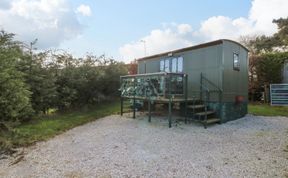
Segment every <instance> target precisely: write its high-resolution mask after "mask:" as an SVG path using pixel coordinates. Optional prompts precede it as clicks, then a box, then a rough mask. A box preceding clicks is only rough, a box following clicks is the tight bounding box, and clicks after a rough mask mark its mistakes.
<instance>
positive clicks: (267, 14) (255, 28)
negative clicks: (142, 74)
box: [119, 0, 288, 61]
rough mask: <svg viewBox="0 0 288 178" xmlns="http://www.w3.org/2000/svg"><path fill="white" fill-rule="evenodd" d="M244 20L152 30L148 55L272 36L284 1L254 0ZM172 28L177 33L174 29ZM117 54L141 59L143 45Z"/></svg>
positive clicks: (135, 44) (213, 19)
mask: <svg viewBox="0 0 288 178" xmlns="http://www.w3.org/2000/svg"><path fill="white" fill-rule="evenodd" d="M251 5H252V6H251V9H250V12H249V14H247V17H239V18H235V19H232V18H230V17H226V16H213V17H210V18H208V19H207V20H205V21H203V22H202V23H201V26H200V28H199V29H197V30H192V27H191V25H189V24H180V25H177V24H175V23H173V24H171V25H170V27H166V26H164V27H163V28H162V29H157V30H153V31H151V32H150V34H149V35H148V36H146V37H143V38H140V40H141V39H144V40H146V41H147V46H148V47H149V54H150V55H152V54H156V53H160V52H163V51H166V50H171V49H176V48H181V47H185V46H189V45H191V44H195V42H197V43H200V42H205V41H211V40H216V39H221V38H228V39H233V40H237V39H239V37H240V36H243V35H253V34H257V35H261V34H265V35H271V34H273V33H275V32H276V31H277V26H276V25H275V24H273V23H272V20H273V19H277V18H280V17H283V18H286V17H288V10H287V7H288V1H287V0H253V1H252V4H251ZM175 28H176V29H177V30H175ZM119 52H120V55H121V56H122V58H123V59H125V60H126V61H129V60H132V59H134V58H138V57H143V44H140V43H138V42H131V43H128V44H125V45H123V46H122V47H120V48H119Z"/></svg>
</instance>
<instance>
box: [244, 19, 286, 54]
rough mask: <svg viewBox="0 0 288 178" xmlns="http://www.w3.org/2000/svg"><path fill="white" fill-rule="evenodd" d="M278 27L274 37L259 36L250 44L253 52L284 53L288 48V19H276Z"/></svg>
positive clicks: (274, 21)
mask: <svg viewBox="0 0 288 178" xmlns="http://www.w3.org/2000/svg"><path fill="white" fill-rule="evenodd" d="M273 23H275V24H276V25H277V27H278V32H277V33H275V34H273V35H272V36H265V35H262V36H258V37H256V38H255V39H253V40H251V41H250V42H249V43H248V46H250V48H252V49H253V50H252V51H255V52H256V53H263V52H272V51H283V50H287V47H288V17H287V18H280V19H274V20H273Z"/></svg>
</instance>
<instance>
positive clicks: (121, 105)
mask: <svg viewBox="0 0 288 178" xmlns="http://www.w3.org/2000/svg"><path fill="white" fill-rule="evenodd" d="M120 115H121V116H123V97H121V98H120Z"/></svg>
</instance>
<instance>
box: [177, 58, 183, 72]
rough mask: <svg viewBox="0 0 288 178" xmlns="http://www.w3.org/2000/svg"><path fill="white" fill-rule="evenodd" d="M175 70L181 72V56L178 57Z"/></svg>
mask: <svg viewBox="0 0 288 178" xmlns="http://www.w3.org/2000/svg"><path fill="white" fill-rule="evenodd" d="M177 72H183V57H178V61H177Z"/></svg>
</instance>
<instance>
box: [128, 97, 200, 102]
mask: <svg viewBox="0 0 288 178" xmlns="http://www.w3.org/2000/svg"><path fill="white" fill-rule="evenodd" d="M123 98H124V99H134V97H123ZM135 100H142V101H149V98H146V97H135ZM194 100H195V98H194V99H193V98H187V102H192V101H194ZM151 101H153V102H156V103H169V98H164V97H161V98H151ZM171 102H172V103H184V102H185V98H184V97H183V98H172V99H171Z"/></svg>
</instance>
